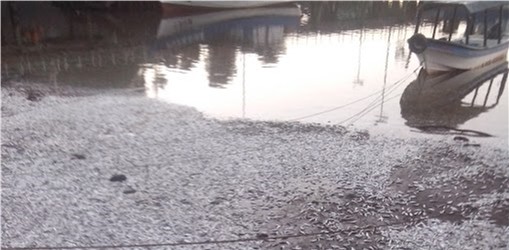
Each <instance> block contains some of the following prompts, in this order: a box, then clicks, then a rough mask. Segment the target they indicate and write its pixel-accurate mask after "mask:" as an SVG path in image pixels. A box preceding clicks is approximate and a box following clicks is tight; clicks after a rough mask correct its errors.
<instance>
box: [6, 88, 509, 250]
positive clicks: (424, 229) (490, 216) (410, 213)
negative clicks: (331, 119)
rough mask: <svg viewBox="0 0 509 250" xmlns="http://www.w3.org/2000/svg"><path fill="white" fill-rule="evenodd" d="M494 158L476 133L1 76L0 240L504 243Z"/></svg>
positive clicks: (507, 197)
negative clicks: (400, 134) (268, 114)
mask: <svg viewBox="0 0 509 250" xmlns="http://www.w3.org/2000/svg"><path fill="white" fill-rule="evenodd" d="M472 145H475V146H472ZM507 166H509V156H508V149H507V146H506V145H504V143H501V144H500V145H497V144H485V143H483V142H482V141H481V142H479V141H476V139H475V138H469V142H465V141H463V140H459V139H456V140H455V139H454V138H453V136H430V137H426V138H414V139H400V138H387V137H384V136H373V135H370V134H369V132H366V131H356V130H347V129H345V128H344V127H341V126H322V125H316V124H302V123H296V122H292V123H281V122H269V121H265V122H264V121H248V120H230V121H220V120H215V119H210V118H206V117H204V116H203V115H202V114H201V113H200V112H198V111H196V110H194V109H192V108H188V107H183V106H178V105H173V104H168V103H164V102H161V101H158V100H154V99H149V98H147V97H144V96H143V95H142V93H139V92H137V91H119V90H111V91H106V90H103V91H102V92H101V93H97V92H94V91H92V90H85V89H78V90H76V89H66V90H60V91H59V93H58V94H56V92H55V90H51V89H44V88H41V89H34V88H32V87H26V86H23V85H15V84H14V85H9V86H3V87H2V248H7V247H42V246H59V247H63V246H69V247H71V246H96V245H129V244H134V245H136V244H157V243H184V242H201V241H208V240H230V239H244V238H249V239H252V240H251V241H246V242H238V243H228V244H206V245H196V246H193V245H183V246H179V247H175V248H176V249H177V248H178V249H352V248H355V249H363V248H366V249H370V248H371V249H388V248H403V249H420V248H423V249H507V248H508V247H509V217H508V214H509V168H508V167H507ZM304 235H307V236H304ZM285 236H288V237H285ZM290 236H291V237H290ZM293 236H298V237H293ZM152 249H165V247H153V248H152Z"/></svg>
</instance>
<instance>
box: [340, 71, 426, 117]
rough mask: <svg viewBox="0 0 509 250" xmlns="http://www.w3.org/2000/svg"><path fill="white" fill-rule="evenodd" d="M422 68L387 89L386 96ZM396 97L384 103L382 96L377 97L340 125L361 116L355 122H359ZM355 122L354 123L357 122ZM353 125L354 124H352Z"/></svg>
mask: <svg viewBox="0 0 509 250" xmlns="http://www.w3.org/2000/svg"><path fill="white" fill-rule="evenodd" d="M419 68H420V67H418V68H417V69H415V70H414V71H413V72H412V73H410V74H409V75H407V76H405V77H403V78H402V79H400V80H399V81H397V82H396V83H395V84H392V85H391V86H389V88H388V89H387V90H388V91H387V93H386V94H390V93H392V92H393V91H394V90H396V89H397V87H398V85H400V84H401V83H403V82H405V81H406V80H408V78H410V76H411V75H412V74H413V73H415V72H416V71H417V70H418V69H419ZM381 91H382V90H380V91H378V92H381ZM400 95H401V94H397V95H396V96H400ZM396 96H393V97H390V98H388V99H386V100H384V101H383V102H380V99H381V96H379V97H377V98H376V99H375V100H373V101H372V102H370V103H369V104H368V105H367V106H366V107H365V108H364V109H362V110H361V111H360V112H358V113H355V114H354V115H352V116H350V117H348V118H346V119H344V120H342V121H340V122H339V123H338V124H343V123H345V122H347V121H349V120H351V119H354V118H355V117H356V116H359V115H360V116H359V117H358V119H356V120H355V121H357V120H359V119H360V118H362V117H364V116H365V115H367V114H368V113H369V112H370V111H371V110H373V109H374V108H376V107H378V105H380V104H382V103H386V102H388V101H389V100H391V99H393V98H395V97H396ZM363 113H364V114H363ZM355 121H354V122H355ZM352 123H353V122H352Z"/></svg>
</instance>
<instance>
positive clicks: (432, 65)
mask: <svg viewBox="0 0 509 250" xmlns="http://www.w3.org/2000/svg"><path fill="white" fill-rule="evenodd" d="M508 12H509V2H507V1H506V2H466V1H464V2H460V1H450V2H424V3H423V4H422V5H421V7H420V9H419V12H418V14H417V24H416V29H415V34H414V35H413V36H412V37H411V38H410V39H408V43H409V47H410V50H411V51H412V52H413V53H415V54H416V55H417V57H418V58H419V61H420V62H421V64H423V65H424V68H425V70H426V71H427V72H428V73H429V74H432V73H437V72H444V71H453V70H469V69H475V68H478V67H482V66H485V65H488V64H491V63H493V62H496V61H500V60H504V59H506V58H507V52H508V48H509V32H508V30H507V26H508V25H507V23H508V18H509V13H508ZM426 24H433V26H431V27H432V28H433V29H432V32H431V31H429V32H428V33H431V34H426V35H428V37H426V36H425V34H423V33H426V31H423V33H419V28H421V26H424V27H426V26H425V25H426ZM428 27H429V26H428ZM421 29H423V30H424V28H421Z"/></svg>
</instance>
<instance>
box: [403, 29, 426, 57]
mask: <svg viewBox="0 0 509 250" xmlns="http://www.w3.org/2000/svg"><path fill="white" fill-rule="evenodd" d="M408 46H409V47H410V51H412V52H414V53H415V54H420V53H422V52H424V50H426V48H427V47H428V44H427V42H426V37H425V36H424V35H423V34H421V33H416V34H414V35H413V36H412V37H410V39H408Z"/></svg>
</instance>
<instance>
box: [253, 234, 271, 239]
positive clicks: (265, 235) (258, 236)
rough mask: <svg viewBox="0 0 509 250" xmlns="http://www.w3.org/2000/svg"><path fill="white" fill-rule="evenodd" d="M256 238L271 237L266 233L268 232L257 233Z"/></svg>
mask: <svg viewBox="0 0 509 250" xmlns="http://www.w3.org/2000/svg"><path fill="white" fill-rule="evenodd" d="M256 238H258V239H267V238H269V235H268V234H266V233H258V234H256Z"/></svg>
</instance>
